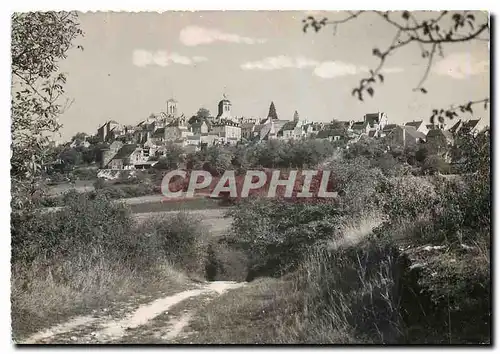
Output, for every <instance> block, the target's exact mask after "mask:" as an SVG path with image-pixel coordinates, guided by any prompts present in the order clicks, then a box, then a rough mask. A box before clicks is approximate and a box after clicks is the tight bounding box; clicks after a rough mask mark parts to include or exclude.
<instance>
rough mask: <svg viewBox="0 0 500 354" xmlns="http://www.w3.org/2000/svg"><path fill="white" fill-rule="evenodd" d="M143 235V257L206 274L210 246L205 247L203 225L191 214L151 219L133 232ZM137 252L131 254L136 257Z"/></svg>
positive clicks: (141, 251)
mask: <svg viewBox="0 0 500 354" xmlns="http://www.w3.org/2000/svg"><path fill="white" fill-rule="evenodd" d="M133 234H135V235H140V236H139V237H138V240H137V242H140V243H143V245H145V246H141V247H145V248H141V250H140V253H143V254H144V255H145V256H141V257H138V259H144V257H149V258H151V259H152V261H153V262H154V261H157V260H158V259H163V258H164V259H168V260H169V261H170V262H172V263H173V264H174V265H175V266H177V267H178V268H179V269H182V270H184V271H186V272H188V273H196V274H198V275H202V274H203V267H204V262H205V258H206V245H205V244H204V243H203V236H204V235H203V229H202V228H201V226H200V221H199V220H198V219H197V218H195V217H193V216H191V215H190V214H187V213H183V212H180V213H176V214H175V215H174V216H169V217H162V218H151V219H149V220H147V221H145V222H143V223H141V224H140V225H138V226H137V228H135V229H134V230H133ZM133 252H134V251H133V249H131V250H130V252H129V253H133Z"/></svg>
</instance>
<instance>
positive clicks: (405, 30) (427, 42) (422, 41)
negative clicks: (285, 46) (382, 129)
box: [303, 11, 489, 120]
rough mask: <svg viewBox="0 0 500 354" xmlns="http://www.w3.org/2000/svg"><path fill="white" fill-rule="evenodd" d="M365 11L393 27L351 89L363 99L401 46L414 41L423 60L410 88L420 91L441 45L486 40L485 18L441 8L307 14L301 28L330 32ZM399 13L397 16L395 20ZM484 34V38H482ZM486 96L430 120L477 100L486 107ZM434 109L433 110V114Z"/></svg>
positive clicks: (467, 109) (444, 112) (467, 106)
mask: <svg viewBox="0 0 500 354" xmlns="http://www.w3.org/2000/svg"><path fill="white" fill-rule="evenodd" d="M366 13H375V14H376V15H377V16H378V17H380V18H381V20H382V21H384V22H386V23H388V24H390V25H391V26H392V27H393V28H394V30H395V36H394V38H393V40H392V42H391V43H390V45H388V46H387V47H386V48H385V49H383V50H381V49H380V48H373V49H372V55H373V56H375V57H376V58H377V59H378V60H379V63H378V65H377V66H376V67H375V69H372V70H370V71H369V76H367V77H364V78H362V79H361V80H360V81H359V84H358V85H357V86H356V87H355V88H354V89H353V90H352V95H353V96H356V97H357V98H358V99H359V100H360V101H363V100H364V96H365V94H366V93H367V94H368V95H369V96H371V97H372V96H374V94H375V88H374V86H375V85H376V84H377V83H383V82H384V75H383V74H382V71H383V68H384V65H385V63H386V60H387V58H388V57H389V56H390V55H392V54H394V53H395V52H397V51H398V50H399V49H401V48H402V47H405V46H408V45H410V44H416V45H418V46H419V48H420V52H421V56H422V58H424V59H427V60H426V67H425V71H424V73H423V75H422V77H421V79H420V80H419V82H418V83H417V85H416V86H415V87H414V88H413V90H414V91H419V92H421V93H423V94H427V93H428V89H427V88H426V87H425V83H426V81H427V79H428V77H429V74H430V72H431V68H432V66H433V64H434V61H435V59H436V55H439V56H441V57H444V50H443V46H444V45H446V44H448V45H451V44H455V43H463V42H469V41H475V40H483V41H484V40H489V18H488V17H487V16H486V18H485V19H480V20H477V19H476V16H475V14H474V13H472V12H471V11H460V12H449V11H441V12H439V13H438V14H436V15H435V16H434V17H431V18H428V19H425V20H419V19H417V17H416V16H415V15H414V14H413V13H411V12H409V11H403V12H389V11H385V12H383V11H357V12H348V16H346V17H345V18H343V19H341V20H328V18H326V17H324V18H322V19H321V20H318V19H316V18H314V17H313V16H309V17H307V18H306V19H304V20H303V23H304V26H303V31H304V32H307V31H308V29H310V28H312V29H314V31H315V32H319V31H320V30H321V29H322V28H324V27H326V26H333V29H334V34H335V33H336V31H337V27H338V26H339V25H341V24H345V23H347V22H352V21H353V20H355V19H357V18H358V17H360V16H361V15H364V14H366ZM396 16H400V17H401V19H400V20H398V19H396ZM485 35H486V37H485ZM488 102H489V99H488V98H485V99H482V100H478V101H472V102H468V103H465V104H462V105H459V106H457V107H450V108H448V109H441V110H434V111H433V115H432V116H431V117H432V120H434V118H436V117H437V118H439V117H443V116H444V117H448V118H452V117H454V116H456V115H457V114H456V111H457V110H460V111H461V112H470V113H472V109H471V107H472V105H474V104H477V103H484V105H485V108H487V105H488ZM435 111H437V113H435Z"/></svg>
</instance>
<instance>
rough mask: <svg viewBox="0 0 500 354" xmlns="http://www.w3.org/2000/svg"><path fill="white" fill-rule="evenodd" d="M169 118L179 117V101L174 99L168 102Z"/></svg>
mask: <svg viewBox="0 0 500 354" xmlns="http://www.w3.org/2000/svg"><path fill="white" fill-rule="evenodd" d="M167 116H170V117H177V101H176V100H174V99H173V98H171V99H169V100H168V101H167Z"/></svg>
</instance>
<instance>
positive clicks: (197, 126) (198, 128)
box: [189, 119, 209, 134]
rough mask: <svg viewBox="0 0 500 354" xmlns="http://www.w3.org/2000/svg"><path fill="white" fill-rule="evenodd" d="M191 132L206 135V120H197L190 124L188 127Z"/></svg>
mask: <svg viewBox="0 0 500 354" xmlns="http://www.w3.org/2000/svg"><path fill="white" fill-rule="evenodd" d="M189 127H190V128H191V132H192V133H193V134H206V133H208V131H209V124H208V122H207V120H206V119H201V120H198V121H196V122H194V123H192V124H191V125H190V126H189Z"/></svg>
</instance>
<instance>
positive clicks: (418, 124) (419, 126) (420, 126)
mask: <svg viewBox="0 0 500 354" xmlns="http://www.w3.org/2000/svg"><path fill="white" fill-rule="evenodd" d="M405 127H413V128H415V130H416V131H418V132H420V133H423V134H425V135H427V133H428V132H429V129H428V128H427V125H426V124H425V122H424V121H423V120H419V121H412V122H407V123H405Z"/></svg>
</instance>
